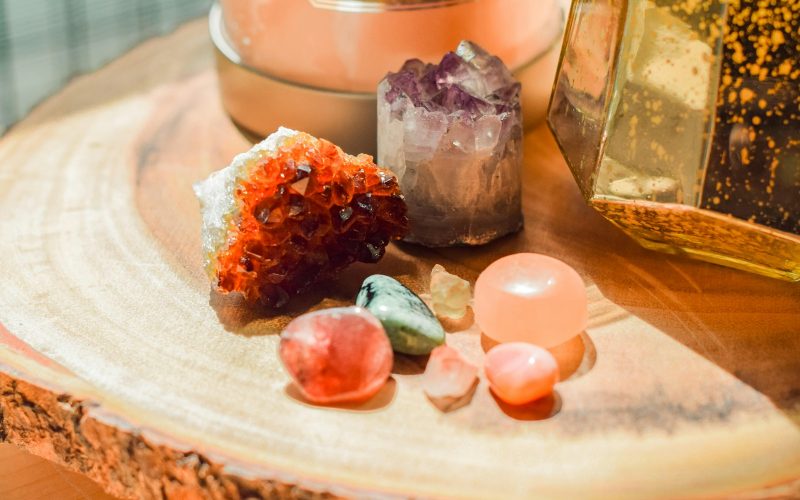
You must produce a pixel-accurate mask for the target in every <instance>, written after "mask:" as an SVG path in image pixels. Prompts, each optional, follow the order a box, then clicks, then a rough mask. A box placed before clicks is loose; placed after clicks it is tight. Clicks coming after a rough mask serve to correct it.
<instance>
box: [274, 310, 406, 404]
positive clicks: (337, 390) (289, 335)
mask: <svg viewBox="0 0 800 500" xmlns="http://www.w3.org/2000/svg"><path fill="white" fill-rule="evenodd" d="M280 357H281V361H282V362H283V366H284V367H285V368H286V371H287V372H289V375H290V376H291V377H292V379H293V380H294V382H295V383H296V384H297V387H298V388H299V389H300V391H301V392H302V393H303V396H305V398H306V399H308V400H309V401H311V402H314V403H320V404H328V403H341V402H355V401H363V400H366V399H368V398H370V397H372V396H373V395H374V394H375V393H376V392H378V391H379V390H380V389H381V387H383V385H384V384H385V383H386V380H387V379H388V378H389V374H390V372H391V370H392V361H393V359H394V358H393V354H392V346H391V344H389V338H388V337H387V336H386V332H385V331H384V329H383V326H382V325H381V323H380V321H378V319H377V318H375V316H373V315H372V314H370V313H369V312H368V311H367V310H366V309H362V308H360V307H340V308H334V309H323V310H321V311H315V312H311V313H308V314H304V315H302V316H299V317H297V318H295V319H294V320H292V322H291V323H289V324H288V325H287V326H286V328H285V329H284V330H283V332H281V344H280Z"/></svg>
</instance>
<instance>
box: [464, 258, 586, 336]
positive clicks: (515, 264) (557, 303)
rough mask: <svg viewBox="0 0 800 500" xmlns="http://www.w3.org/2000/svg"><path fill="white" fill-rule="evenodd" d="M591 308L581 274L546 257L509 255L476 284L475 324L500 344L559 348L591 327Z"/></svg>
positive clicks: (493, 265)
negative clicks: (589, 310)
mask: <svg viewBox="0 0 800 500" xmlns="http://www.w3.org/2000/svg"><path fill="white" fill-rule="evenodd" d="M587 307H588V301H587V298H586V288H585V285H584V283H583V280H582V279H581V277H580V276H579V275H578V273H577V272H575V270H574V269H572V268H571V267H570V266H568V265H567V264H565V263H564V262H562V261H560V260H558V259H554V258H552V257H548V256H546V255H540V254H535V253H520V254H515V255H509V256H508V257H503V258H502V259H499V260H497V261H495V262H493V263H492V264H491V265H489V267H487V268H486V269H485V270H484V271H483V272H482V273H481V275H480V276H479V277H478V280H477V281H476V283H475V299H474V305H473V311H474V312H475V322H476V323H477V324H478V326H480V328H481V330H482V331H483V333H485V334H486V335H488V336H489V337H491V338H493V339H494V340H496V341H498V342H529V343H531V344H536V345H539V346H542V347H553V346H556V345H558V344H561V343H563V342H566V341H567V340H569V339H571V338H572V337H574V336H575V335H577V334H579V333H580V332H582V331H583V330H585V329H586V324H587V322H588V310H587Z"/></svg>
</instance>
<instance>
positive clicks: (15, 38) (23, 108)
mask: <svg viewBox="0 0 800 500" xmlns="http://www.w3.org/2000/svg"><path fill="white" fill-rule="evenodd" d="M210 4H211V0H0V134H2V133H3V131H5V130H6V129H7V128H8V127H9V126H10V125H11V124H12V123H14V122H15V121H17V120H18V119H20V118H22V117H23V116H24V115H25V114H26V113H27V112H28V111H30V109H31V108H32V107H33V106H35V105H36V103H38V102H39V101H40V100H42V99H43V98H45V97H47V96H48V95H50V94H51V93H53V92H55V91H56V90H58V89H59V88H61V87H62V86H63V85H64V84H65V83H66V82H67V81H68V80H69V79H71V78H73V77H74V76H76V75H79V74H81V73H85V72H87V71H91V70H93V69H96V68H98V67H100V66H102V65H104V64H106V63H107V62H109V61H111V60H112V59H114V58H115V57H117V56H119V55H121V54H122V53H123V52H125V51H127V50H128V49H130V48H132V47H133V46H134V45H136V44H137V43H139V42H141V41H142V40H144V39H146V38H149V37H151V36H156V35H163V34H165V33H168V32H170V31H172V30H173V29H175V28H176V27H177V26H178V25H179V24H181V23H182V22H184V21H186V20H188V19H191V18H194V17H198V16H202V15H205V14H207V13H208V8H209V6H210Z"/></svg>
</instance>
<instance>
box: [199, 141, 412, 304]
mask: <svg viewBox="0 0 800 500" xmlns="http://www.w3.org/2000/svg"><path fill="white" fill-rule="evenodd" d="M234 196H235V198H236V203H237V205H238V208H239V213H240V216H239V217H237V218H236V219H235V220H233V221H232V222H231V224H232V225H234V226H235V227H232V228H230V229H229V230H228V241H227V246H226V247H225V248H223V249H221V251H220V252H219V253H218V255H217V262H216V266H215V268H216V275H217V285H218V288H219V289H220V290H221V291H225V292H241V293H242V294H243V295H244V296H245V298H246V299H247V300H249V301H258V302H261V303H262V304H264V305H267V306H270V307H281V306H283V305H284V304H285V303H286V302H287V301H288V299H289V298H290V297H291V296H292V295H295V294H297V293H299V292H302V291H304V290H306V289H308V288H309V287H310V286H311V285H312V284H314V283H317V282H320V281H322V280H325V279H329V278H332V277H334V276H336V274H337V273H338V272H339V271H340V270H342V269H343V268H345V267H346V266H348V265H350V264H352V263H353V262H377V261H378V260H380V259H381V257H383V254H384V250H385V247H386V245H387V244H388V243H389V241H390V240H392V239H399V238H402V237H403V236H404V235H405V234H406V231H407V229H408V218H407V217H406V205H405V202H404V200H403V196H402V194H401V193H400V188H399V186H398V183H397V179H396V178H395V177H394V175H393V174H392V173H391V172H390V171H388V170H384V169H382V168H380V167H378V166H376V165H375V163H373V161H372V157H371V156H369V155H359V156H357V157H353V156H350V155H347V154H345V153H344V152H343V151H342V150H341V149H340V148H339V147H337V146H336V145H334V144H332V143H330V142H328V141H326V140H324V139H317V138H315V137H312V136H310V135H308V134H304V133H298V134H296V135H294V136H292V137H290V138H288V139H286V140H285V141H284V142H283V143H282V144H281V145H280V147H279V148H278V150H277V151H276V152H275V153H273V154H270V155H267V156H266V157H265V158H264V159H263V164H259V166H258V167H257V168H256V169H255V170H253V171H251V172H250V173H249V175H248V176H247V177H246V178H245V179H243V180H242V181H240V183H239V184H238V186H237V187H236V189H235V191H234Z"/></svg>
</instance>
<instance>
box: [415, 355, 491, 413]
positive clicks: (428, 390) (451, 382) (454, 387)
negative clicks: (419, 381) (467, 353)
mask: <svg viewBox="0 0 800 500" xmlns="http://www.w3.org/2000/svg"><path fill="white" fill-rule="evenodd" d="M477 379H478V367H476V366H475V365H473V364H472V363H470V362H469V361H467V360H465V359H464V357H463V356H462V355H461V353H459V352H458V351H456V350H455V349H453V348H452V347H449V346H446V345H443V346H439V347H437V348H436V349H434V350H433V352H431V356H430V358H429V359H428V364H427V366H426V367H425V373H424V374H423V386H424V389H425V394H427V395H428V397H430V398H431V399H433V400H440V401H441V400H456V399H459V398H462V397H464V396H465V395H466V394H467V393H469V391H470V390H471V389H472V387H473V386H474V385H475V381H476V380H477Z"/></svg>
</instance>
